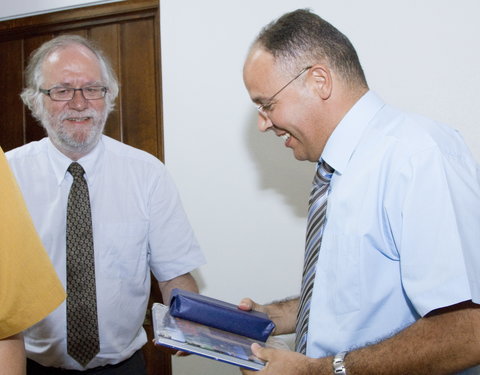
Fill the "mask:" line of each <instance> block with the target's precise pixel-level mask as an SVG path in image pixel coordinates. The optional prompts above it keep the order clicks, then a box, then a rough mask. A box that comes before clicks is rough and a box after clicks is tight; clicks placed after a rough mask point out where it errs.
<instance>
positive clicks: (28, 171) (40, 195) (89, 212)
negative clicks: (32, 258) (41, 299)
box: [6, 35, 204, 375]
mask: <svg viewBox="0 0 480 375" xmlns="http://www.w3.org/2000/svg"><path fill="white" fill-rule="evenodd" d="M26 82H27V87H26V88H25V89H24V91H23V92H22V99H23V100H24V103H25V104H26V105H27V106H28V107H29V108H30V110H31V111H32V114H33V116H34V117H35V118H36V119H38V121H39V122H40V123H41V124H42V126H43V127H44V128H45V130H46V132H47V135H48V137H46V138H44V139H42V140H40V141H39V142H32V143H29V144H27V145H24V146H22V147H19V148H17V149H14V150H12V151H10V152H8V153H7V154H6V155H7V159H8V161H9V164H10V166H11V169H12V170H13V172H14V174H15V176H16V178H17V180H18V182H19V185H20V188H21V190H22V192H23V194H24V197H25V200H26V203H27V206H28V209H29V211H30V214H31V216H32V218H33V221H34V224H35V227H36V229H37V231H38V232H39V234H40V237H41V239H42V241H43V244H44V245H45V248H46V250H47V252H48V254H49V255H50V258H51V260H52V262H53V264H54V267H55V269H56V271H57V273H58V275H59V277H60V280H61V281H62V282H63V283H64V285H65V287H66V289H67V300H66V303H64V304H62V305H61V306H60V307H59V308H57V309H56V310H55V311H54V312H53V313H51V314H50V315H49V316H48V317H47V318H45V319H44V320H42V321H41V322H40V323H38V324H36V325H34V326H33V327H32V328H30V329H28V330H27V331H26V332H25V346H26V353H27V357H28V361H27V374H28V375H41V374H48V375H55V374H78V373H79V372H80V373H83V374H105V375H131V374H139V375H141V374H145V373H146V370H145V363H144V359H143V356H142V352H141V348H142V346H143V345H144V344H145V343H146V334H145V331H144V329H143V327H142V325H143V322H144V319H145V312H146V308H147V303H148V299H149V295H150V272H153V274H154V276H155V278H156V279H157V280H158V282H159V286H160V290H161V292H162V296H163V299H164V301H166V302H168V301H169V296H170V291H171V290H172V288H181V289H187V290H191V291H198V289H197V285H196V282H195V280H194V279H193V277H192V276H191V274H190V272H191V271H193V270H194V269H196V268H197V267H198V266H200V265H202V264H203V263H204V257H203V254H202V251H201V249H200V247H199V245H198V243H197V241H196V239H195V236H194V234H193V231H192V228H191V226H190V224H189V222H188V220H187V217H186V215H185V212H184V210H183V208H182V205H181V202H180V199H179V196H178V192H177V190H176V188H175V186H174V183H173V181H172V179H171V177H170V176H169V174H168V172H167V170H166V169H165V166H164V165H163V164H162V163H161V162H160V161H159V160H158V159H157V158H155V157H153V156H152V155H149V154H147V153H146V152H144V151H141V150H138V149H135V148H133V147H130V146H127V145H125V144H123V143H120V142H118V141H116V140H113V139H111V138H109V137H107V136H105V135H103V134H102V133H103V129H104V127H105V123H106V120H107V117H108V114H109V113H110V112H111V111H112V109H113V107H114V101H115V98H116V96H117V94H118V90H119V89H118V83H117V80H116V77H115V74H114V72H113V70H112V68H111V66H110V64H109V62H108V60H107V59H106V58H105V57H104V56H103V54H102V52H101V51H100V50H99V49H98V48H97V47H95V46H94V45H93V44H92V42H91V41H89V40H87V39H85V38H82V37H79V36H73V35H64V36H60V37H57V38H55V39H52V40H51V41H49V42H46V43H45V44H43V45H42V46H41V47H40V48H39V49H38V50H36V51H35V52H34V54H33V55H32V57H31V59H30V62H29V65H28V67H27V70H26ZM87 259H88V262H87ZM79 281H80V282H79ZM87 301H88V303H87ZM87 332H88V333H87Z"/></svg>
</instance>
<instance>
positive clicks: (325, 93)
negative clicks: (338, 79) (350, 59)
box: [309, 64, 333, 100]
mask: <svg viewBox="0 0 480 375" xmlns="http://www.w3.org/2000/svg"><path fill="white" fill-rule="evenodd" d="M309 74H310V77H311V82H312V84H313V88H314V90H315V92H316V93H317V95H319V96H320V98H322V99H323V100H326V99H328V98H329V97H330V96H331V95H332V89H333V80H332V74H331V72H330V69H329V68H328V66H326V65H321V64H317V65H314V66H312V67H311V68H310V73H309Z"/></svg>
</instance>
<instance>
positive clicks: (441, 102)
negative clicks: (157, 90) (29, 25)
mask: <svg viewBox="0 0 480 375" xmlns="http://www.w3.org/2000/svg"><path fill="white" fill-rule="evenodd" d="M22 1H24V2H26V3H28V4H29V7H30V6H31V7H32V8H28V7H27V10H28V9H34V7H35V6H38V5H40V6H42V7H43V8H44V9H52V6H51V4H52V2H51V1H52V0H22ZM60 1H61V2H62V3H61V4H62V5H68V1H70V0H60ZM81 1H82V0H79V1H78V3H81ZM83 1H85V0H83ZM4 3H5V4H4ZM160 3H161V18H162V19H161V27H162V29H161V33H162V68H163V85H164V87H163V99H164V110H165V113H164V121H165V150H166V164H167V167H168V168H169V170H170V171H171V173H172V175H173V177H174V178H175V180H176V182H177V185H178V188H179V190H180V193H181V195H182V197H183V202H184V205H185V208H186V210H187V212H188V215H189V217H190V219H191V222H192V225H193V227H194V229H195V232H196V234H197V237H198V239H199V241H200V243H201V245H202V247H203V248H204V250H205V253H206V255H207V258H208V265H207V266H205V267H203V268H202V269H201V270H200V271H199V272H198V274H197V278H198V280H199V281H200V285H201V289H202V292H203V293H205V294H207V295H210V296H213V297H217V298H222V299H224V300H227V301H230V302H232V303H236V302H238V301H239V300H240V298H242V297H244V296H251V297H253V298H254V299H256V300H258V301H259V302H267V301H270V300H272V299H278V298H282V297H284V296H288V295H293V294H296V293H298V290H299V282H300V273H301V268H302V253H303V243H304V224H305V215H304V213H305V210H306V200H307V195H308V190H309V185H310V181H311V178H312V173H313V169H312V168H313V166H312V165H311V164H310V163H300V162H297V161H296V160H295V159H294V158H293V156H292V155H291V152H290V150H286V149H284V147H283V145H282V142H281V141H279V140H277V139H275V137H273V135H271V134H260V133H259V132H258V131H257V130H256V111H255V109H254V106H253V105H252V104H251V103H250V101H249V98H248V95H247V93H246V91H245V89H244V86H243V82H242V64H243V59H244V57H245V54H246V51H247V49H248V47H249V45H250V43H251V41H252V40H253V38H254V37H255V35H256V34H257V32H258V31H259V30H260V28H261V27H263V26H264V25H265V24H266V23H268V22H269V21H271V20H272V19H274V18H276V17H278V16H280V15H281V14H283V13H284V12H287V11H290V10H293V9H296V8H300V7H310V8H312V9H313V10H314V11H316V12H317V13H318V14H320V15H321V16H322V17H324V18H325V19H327V20H328V21H330V22H332V23H333V24H334V25H335V26H337V27H338V28H339V29H340V30H341V31H343V32H344V33H345V34H346V35H347V36H348V37H349V38H350V39H351V41H352V42H353V44H354V45H355V46H356V48H357V51H358V53H359V56H360V59H361V62H362V64H363V66H364V69H365V72H366V75H367V78H368V81H369V84H370V87H371V88H372V89H374V90H375V91H377V92H378V93H379V94H380V95H381V96H382V97H383V98H384V99H386V100H387V101H388V102H390V103H392V104H395V105H397V106H399V107H402V108H404V109H406V110H411V111H416V112H419V113H422V114H425V115H428V116H430V117H433V118H435V119H437V120H440V121H444V122H447V123H450V124H452V125H453V126H454V127H456V128H458V129H459V130H460V131H461V133H462V134H463V135H464V137H465V139H466V141H467V143H468V144H469V145H470V147H471V149H472V151H473V152H474V154H475V156H476V158H477V160H480V129H479V126H478V124H479V121H480V120H479V119H480V105H479V90H480V68H479V66H480V49H479V48H478V45H479V39H480V25H479V23H478V22H477V15H478V14H479V11H480V3H479V2H478V1H477V0H458V1H455V2H453V1H451V0H423V1H418V0H403V1H397V2H393V1H388V2H387V1H384V0H363V1H361V2H360V1H355V0H336V1H320V0H317V1H313V0H310V1H301V0H242V1H225V0H203V1H198V0H161V2H160ZM14 4H16V3H15V2H5V1H3V0H2V9H1V10H0V18H2V17H5V16H7V15H9V14H12V12H11V11H12V6H13V5H14ZM174 374H175V375H189V374H192V375H193V374H195V375H207V374H208V375H216V374H218V375H220V374H222V375H229V374H239V372H238V370H237V369H236V368H234V367H230V366H227V365H223V364H220V363H217V362H214V361H210V360H207V359H203V358H200V357H194V356H190V357H188V358H180V359H175V360H174Z"/></svg>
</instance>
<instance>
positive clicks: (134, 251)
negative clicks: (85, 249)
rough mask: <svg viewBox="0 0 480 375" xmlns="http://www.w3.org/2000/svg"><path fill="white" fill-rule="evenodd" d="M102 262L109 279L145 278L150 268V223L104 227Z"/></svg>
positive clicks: (126, 223)
mask: <svg viewBox="0 0 480 375" xmlns="http://www.w3.org/2000/svg"><path fill="white" fill-rule="evenodd" d="M103 227H104V230H103V233H102V239H101V241H102V242H103V244H104V247H103V248H104V251H102V252H101V254H100V257H101V262H102V263H103V264H105V265H106V267H105V268H103V270H104V272H106V274H105V276H106V277H107V278H114V279H116V278H120V279H134V278H145V272H146V269H147V268H148V259H147V249H148V223H147V222H121V223H108V224H105V225H103Z"/></svg>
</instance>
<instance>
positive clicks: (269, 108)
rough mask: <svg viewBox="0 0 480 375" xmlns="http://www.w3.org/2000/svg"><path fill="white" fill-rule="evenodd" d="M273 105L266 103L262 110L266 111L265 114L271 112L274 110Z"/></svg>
mask: <svg viewBox="0 0 480 375" xmlns="http://www.w3.org/2000/svg"><path fill="white" fill-rule="evenodd" d="M273 104H274V103H272V102H269V103H265V104H264V105H262V109H263V110H264V111H265V112H270V111H271V110H272V109H273Z"/></svg>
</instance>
